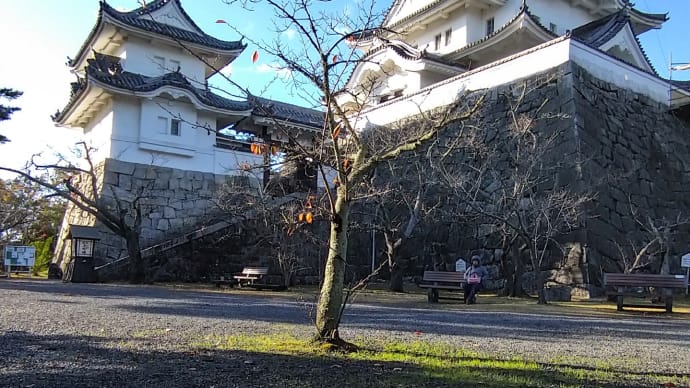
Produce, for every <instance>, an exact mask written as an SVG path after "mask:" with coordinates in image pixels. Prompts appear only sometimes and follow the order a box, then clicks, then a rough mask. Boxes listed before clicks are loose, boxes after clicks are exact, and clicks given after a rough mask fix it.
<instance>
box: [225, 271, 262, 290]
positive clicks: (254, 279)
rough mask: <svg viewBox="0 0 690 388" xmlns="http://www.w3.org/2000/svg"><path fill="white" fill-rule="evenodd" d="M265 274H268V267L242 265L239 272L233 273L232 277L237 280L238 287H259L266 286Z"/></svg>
mask: <svg viewBox="0 0 690 388" xmlns="http://www.w3.org/2000/svg"><path fill="white" fill-rule="evenodd" d="M266 275H268V267H244V269H243V270H242V272H241V273H239V274H237V275H233V279H235V280H236V281H237V283H238V284H239V286H240V287H243V286H244V287H254V288H258V289H261V288H263V286H267V285H266V284H265V283H266Z"/></svg>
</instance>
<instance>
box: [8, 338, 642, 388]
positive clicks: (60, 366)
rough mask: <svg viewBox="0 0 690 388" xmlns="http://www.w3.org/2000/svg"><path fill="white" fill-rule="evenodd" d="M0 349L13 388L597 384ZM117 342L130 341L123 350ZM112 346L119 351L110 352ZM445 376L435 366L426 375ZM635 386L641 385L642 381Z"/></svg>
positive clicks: (475, 373)
mask: <svg viewBox="0 0 690 388" xmlns="http://www.w3.org/2000/svg"><path fill="white" fill-rule="evenodd" d="M0 338H1V339H2V341H3V346H2V347H1V348H0V378H1V379H2V380H1V381H2V384H3V385H4V386H19V387H35V388H38V387H94V386H98V387H159V386H164V387H166V388H174V387H210V386H214V387H381V386H407V387H473V386H477V385H481V386H486V387H507V386H520V384H521V383H520V379H529V381H532V382H533V384H534V385H536V386H553V385H558V384H569V385H577V386H611V387H613V386H626V387H634V386H636V385H637V384H636V383H635V382H620V383H618V384H620V385H614V384H611V385H605V384H604V385H602V384H601V383H596V382H595V383H593V382H588V381H581V380H579V379H577V378H575V377H573V376H572V375H570V374H564V373H562V372H560V371H558V370H550V369H548V368H544V369H539V370H535V371H532V370H523V369H512V368H510V367H493V366H491V367H470V368H468V370H466V371H465V372H467V373H463V380H462V381H457V380H456V381H449V380H444V379H441V378H433V377H431V375H429V374H428V373H426V372H425V371H424V370H422V369H420V368H417V367H414V366H412V365H410V364H404V363H398V362H380V361H377V362H370V361H354V360H350V359H342V358H333V357H310V356H299V355H279V354H267V353H256V352H246V351H232V350H230V351H228V350H211V349H188V350H187V349H185V350H176V351H161V350H150V349H146V348H144V347H142V346H140V345H138V344H137V342H136V339H134V340H132V339H129V340H127V339H119V340H118V339H110V340H108V341H106V340H104V339H102V338H99V337H87V336H63V335H45V336H41V335H34V334H30V333H26V332H21V331H11V332H7V333H5V334H4V335H2V337H0ZM122 341H128V342H126V343H125V344H124V345H123V344H122ZM115 343H119V344H120V346H118V347H114V344H115ZM444 371H445V372H448V369H444V367H436V369H434V370H431V371H429V372H444ZM639 386H644V384H642V383H640V384H639Z"/></svg>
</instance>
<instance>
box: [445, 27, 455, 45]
mask: <svg viewBox="0 0 690 388" xmlns="http://www.w3.org/2000/svg"><path fill="white" fill-rule="evenodd" d="M452 36H453V29H452V28H451V29H449V30H446V46H448V45H449V44H450V39H451V37H452Z"/></svg>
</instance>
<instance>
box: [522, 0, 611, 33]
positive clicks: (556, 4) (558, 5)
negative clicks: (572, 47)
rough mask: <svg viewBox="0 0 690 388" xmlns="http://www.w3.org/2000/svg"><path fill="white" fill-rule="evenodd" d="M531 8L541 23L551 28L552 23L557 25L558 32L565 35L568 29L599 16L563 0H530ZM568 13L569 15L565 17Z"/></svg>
mask: <svg viewBox="0 0 690 388" xmlns="http://www.w3.org/2000/svg"><path fill="white" fill-rule="evenodd" d="M527 4H528V5H529V10H530V12H531V13H532V14H533V15H537V16H539V18H540V22H541V24H542V25H543V26H544V27H546V28H549V25H550V23H554V24H555V25H556V33H557V34H558V35H563V34H564V33H565V31H566V30H573V29H574V28H576V27H579V26H582V25H584V24H587V23H589V22H591V21H593V20H595V19H598V18H599V16H592V15H590V14H589V12H587V11H586V10H585V9H584V8H580V7H573V6H572V5H570V3H569V2H567V1H563V0H530V1H529V2H528V3H527ZM563 15H568V17H563Z"/></svg>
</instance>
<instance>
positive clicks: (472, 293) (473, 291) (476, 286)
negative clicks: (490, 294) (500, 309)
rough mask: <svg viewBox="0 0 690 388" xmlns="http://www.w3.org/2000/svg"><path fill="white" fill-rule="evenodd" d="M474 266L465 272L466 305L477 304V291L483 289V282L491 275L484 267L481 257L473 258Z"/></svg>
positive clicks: (475, 256)
mask: <svg viewBox="0 0 690 388" xmlns="http://www.w3.org/2000/svg"><path fill="white" fill-rule="evenodd" d="M471 262H472V265H471V266H470V267H469V268H467V270H466V271H465V287H464V288H465V297H464V300H465V304H474V303H476V302H477V291H479V290H480V289H481V287H482V282H483V281H484V278H486V277H487V276H488V275H489V273H488V272H487V271H486V268H484V267H482V264H481V259H480V258H479V256H477V255H474V256H472V261H471Z"/></svg>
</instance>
